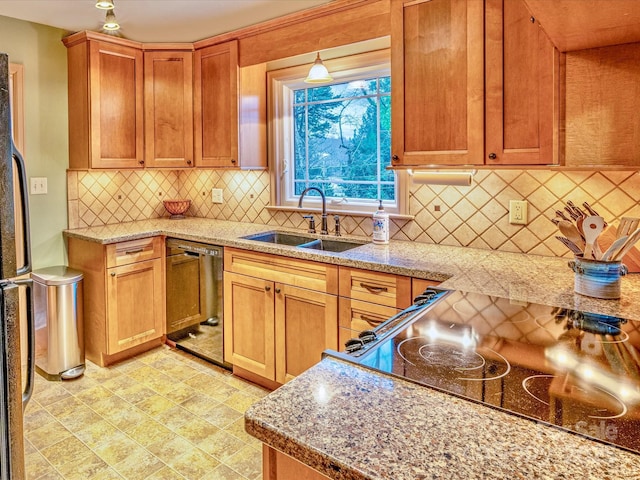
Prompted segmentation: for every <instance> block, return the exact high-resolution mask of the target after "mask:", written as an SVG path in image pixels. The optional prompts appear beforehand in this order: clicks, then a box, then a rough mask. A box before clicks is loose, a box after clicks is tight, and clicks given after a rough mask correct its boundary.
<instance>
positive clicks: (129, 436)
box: [24, 347, 268, 480]
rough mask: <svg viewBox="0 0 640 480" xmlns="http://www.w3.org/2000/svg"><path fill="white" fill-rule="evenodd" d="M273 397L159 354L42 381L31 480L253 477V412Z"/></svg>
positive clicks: (32, 430)
mask: <svg viewBox="0 0 640 480" xmlns="http://www.w3.org/2000/svg"><path fill="white" fill-rule="evenodd" d="M267 393H268V392H267V391H266V390H264V389H262V388H260V387H258V386H256V385H253V384H251V383H248V382H245V381H244V380H242V379H240V378H238V377H235V376H233V375H232V374H231V373H230V372H227V371H226V370H223V369H220V368H218V367H216V366H213V365H211V364H210V363H208V362H205V361H202V360H199V359H197V358H196V357H193V356H190V355H188V354H186V353H183V352H181V351H177V350H172V349H169V348H168V347H160V348H157V349H155V350H152V351H150V352H147V353H145V354H142V355H140V356H138V357H136V358H134V359H131V360H128V361H125V362H122V363H120V364H118V365H115V366H113V367H109V368H100V367H98V366H96V365H94V364H92V363H90V362H88V364H87V371H86V373H85V375H84V376H82V377H80V378H79V379H76V380H72V381H65V382H50V381H47V380H45V379H43V378H42V377H40V376H39V375H36V383H35V391H34V396H33V399H32V400H31V402H30V403H29V406H28V407H27V410H26V412H25V417H24V429H25V434H24V437H25V457H26V458H25V463H26V471H27V479H29V480H37V479H43V480H44V479H47V480H49V479H87V478H92V479H121V480H122V479H131V480H137V479H165V480H167V479H181V480H223V479H234V480H254V479H260V478H262V454H261V443H260V442H259V441H258V440H256V439H255V438H253V437H251V436H249V435H248V434H247V433H246V432H245V431H244V418H243V413H244V411H245V410H246V409H247V408H248V407H249V406H250V405H251V404H252V403H254V402H255V401H257V400H258V399H260V398H261V397H263V396H264V395H266V394H267Z"/></svg>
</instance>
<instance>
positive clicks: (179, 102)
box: [144, 52, 193, 168]
mask: <svg viewBox="0 0 640 480" xmlns="http://www.w3.org/2000/svg"><path fill="white" fill-rule="evenodd" d="M144 110H145V161H146V165H147V167H174V168H175V167H190V166H192V165H193V53H192V52H145V54H144Z"/></svg>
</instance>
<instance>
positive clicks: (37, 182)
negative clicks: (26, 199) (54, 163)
mask: <svg viewBox="0 0 640 480" xmlns="http://www.w3.org/2000/svg"><path fill="white" fill-rule="evenodd" d="M46 193H47V177H31V195H45V194H46Z"/></svg>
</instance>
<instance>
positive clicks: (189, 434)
mask: <svg viewBox="0 0 640 480" xmlns="http://www.w3.org/2000/svg"><path fill="white" fill-rule="evenodd" d="M219 431H220V429H219V428H218V427H215V426H213V425H212V424H210V423H209V422H207V421H206V420H203V419H202V418H196V419H194V420H193V421H190V422H187V423H185V424H184V425H182V426H181V427H179V428H177V429H176V431H175V432H176V433H177V434H178V435H180V436H182V437H184V438H186V439H187V440H189V441H190V442H191V443H193V444H195V445H200V443H201V442H204V441H206V440H207V439H208V438H209V437H211V436H212V435H214V434H216V433H217V432H219Z"/></svg>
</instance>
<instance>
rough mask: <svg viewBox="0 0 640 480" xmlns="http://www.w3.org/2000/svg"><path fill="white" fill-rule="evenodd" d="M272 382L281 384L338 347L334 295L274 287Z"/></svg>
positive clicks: (336, 306) (282, 286)
mask: <svg viewBox="0 0 640 480" xmlns="http://www.w3.org/2000/svg"><path fill="white" fill-rule="evenodd" d="M275 287H276V290H275V293H276V295H275V314H276V316H275V321H276V382H279V383H285V382H288V381H289V380H291V379H293V378H294V377H295V376H296V375H299V374H301V373H302V372H304V371H305V370H306V369H308V368H309V367H311V366H313V365H315V364H316V363H318V362H319V361H320V360H321V357H322V352H323V351H324V350H326V349H328V348H330V349H333V350H337V347H338V321H337V317H338V300H337V297H336V296H335V295H328V294H326V293H321V292H314V291H312V290H306V289H304V288H297V287H293V286H291V285H282V284H279V283H276V284H275Z"/></svg>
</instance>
